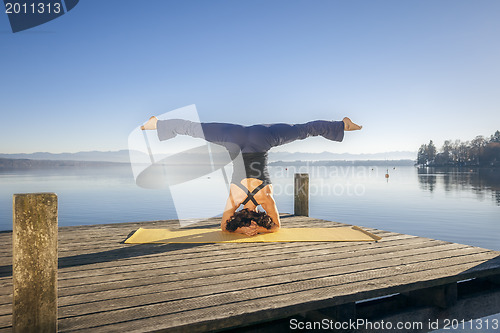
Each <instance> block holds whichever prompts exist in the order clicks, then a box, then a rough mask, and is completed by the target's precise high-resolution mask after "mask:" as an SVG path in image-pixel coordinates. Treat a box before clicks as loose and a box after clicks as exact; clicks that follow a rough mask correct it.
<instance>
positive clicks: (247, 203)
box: [141, 116, 362, 236]
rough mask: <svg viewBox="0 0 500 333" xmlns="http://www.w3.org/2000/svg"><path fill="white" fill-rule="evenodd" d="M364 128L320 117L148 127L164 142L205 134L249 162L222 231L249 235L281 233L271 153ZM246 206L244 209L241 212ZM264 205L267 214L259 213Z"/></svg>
mask: <svg viewBox="0 0 500 333" xmlns="http://www.w3.org/2000/svg"><path fill="white" fill-rule="evenodd" d="M361 128H362V127H361V126H359V125H357V124H355V123H353V122H352V121H351V120H350V119H349V118H347V117H345V118H344V119H343V120H342V121H324V120H317V121H312V122H308V123H305V124H295V125H290V124H271V125H253V126H242V125H235V124H227V123H195V122H191V121H188V120H183V119H169V120H158V118H156V117H154V116H153V117H151V118H150V119H149V120H148V121H147V122H146V123H145V124H144V125H143V126H142V127H141V129H142V130H157V133H158V138H159V139H160V140H162V141H163V140H168V139H170V138H173V137H175V136H176V135H177V134H181V135H189V136H192V137H195V138H203V139H205V140H207V141H209V142H213V143H216V144H220V145H222V146H224V147H225V148H226V149H227V150H228V152H229V154H230V155H231V156H233V157H234V156H237V155H238V154H239V153H240V152H241V155H242V157H243V165H242V166H239V165H235V167H234V172H233V177H232V180H231V185H230V191H229V198H228V199H227V203H226V207H225V209H224V213H223V214H222V221H221V229H222V230H223V231H228V232H236V233H241V234H245V235H248V236H254V235H256V234H258V233H265V232H275V231H277V230H278V229H279V228H280V218H279V213H278V209H277V208H276V203H275V201H274V198H273V185H272V184H271V179H270V177H269V172H268V169H267V153H268V151H269V149H271V148H272V147H276V146H280V145H284V144H286V143H290V142H293V141H295V140H303V139H305V138H307V137H309V136H318V135H319V136H322V137H324V138H326V139H329V140H332V141H339V142H340V141H342V140H343V138H344V131H354V130H360V129H361ZM241 205H243V210H241V211H239V212H236V210H237V209H238V208H239V207H240V206H241ZM259 205H260V206H261V207H262V208H263V209H264V210H265V211H266V213H267V214H265V213H259V212H258V211H257V206H259Z"/></svg>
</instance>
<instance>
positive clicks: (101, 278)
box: [59, 241, 463, 293]
mask: <svg viewBox="0 0 500 333" xmlns="http://www.w3.org/2000/svg"><path fill="white" fill-rule="evenodd" d="M434 242H435V244H432V245H433V246H432V247H438V246H439V245H447V246H451V247H453V246H455V247H456V246H457V245H453V244H448V243H439V242H438V241H434ZM429 245H430V244H429V243H414V244H408V245H405V246H404V247H403V248H401V250H404V249H406V248H408V249H410V250H414V249H415V248H418V247H422V248H424V249H425V250H424V251H425V252H432V251H433V250H432V249H431V250H428V248H432V247H429ZM458 246H460V245H458ZM462 247H463V246H462ZM439 250H440V249H439V248H437V250H435V251H439ZM356 253H358V254H364V255H365V256H364V257H362V258H361V262H365V261H370V260H371V259H370V257H371V256H373V255H376V254H379V253H381V254H386V255H387V256H388V257H390V258H394V257H395V256H397V255H396V254H394V252H392V251H389V252H388V251H387V249H386V248H384V247H380V248H374V249H371V248H368V249H365V250H358V251H357V252H356ZM299 255H300V256H299ZM336 258H337V259H344V260H345V259H347V260H351V258H352V252H351V251H344V252H342V251H338V252H337V253H331V252H329V251H318V253H313V254H312V255H310V256H306V255H304V254H302V253H298V256H295V257H290V255H289V254H288V253H287V254H277V255H275V256H269V257H268V259H267V260H266V258H259V257H258V256H257V257H255V258H240V259H237V260H233V261H231V259H232V258H231V257H229V258H228V259H227V260H214V261H207V260H200V261H199V260H197V259H196V258H194V259H193V260H192V262H186V263H183V262H182V261H180V262H179V261H174V262H173V263H170V262H168V261H165V260H163V261H160V262H156V261H155V262H153V263H152V265H153V267H150V268H149V269H148V267H147V266H145V265H146V264H144V265H141V264H138V265H135V266H134V269H133V270H130V272H128V271H127V269H126V268H125V270H124V271H118V272H117V273H116V274H117V275H118V276H117V278H115V277H114V276H113V275H114V274H110V272H108V271H105V272H104V274H101V275H99V273H100V272H99V270H98V267H95V268H94V270H93V271H94V273H95V275H94V276H91V275H90V274H91V273H90V272H83V275H70V277H71V278H72V279H73V280H74V279H76V280H79V281H66V280H65V279H62V277H66V275H65V272H64V271H61V272H60V276H61V280H60V281H59V285H60V292H61V293H64V292H65V290H64V288H65V287H66V286H75V285H78V284H81V285H85V286H89V285H90V284H92V283H95V284H99V285H101V286H102V284H103V283H104V282H108V281H119V282H120V283H123V280H126V279H130V280H135V281H137V280H138V279H140V278H141V277H150V276H151V275H155V274H161V276H162V278H164V279H165V278H166V277H167V276H175V277H176V278H179V277H180V276H181V275H179V274H182V273H185V272H187V275H188V276H189V277H194V276H197V274H203V275H205V274H212V275H220V274H229V273H230V272H234V271H236V272H238V271H241V270H252V271H256V270H257V269H258V268H259V267H264V268H268V267H270V268H271V269H274V268H276V267H279V266H298V265H300V264H305V263H315V262H325V261H327V262H330V261H331V260H334V259H336ZM257 260H258V261H257ZM335 264H336V265H339V263H335ZM347 264H350V262H348V263H347ZM121 268H122V267H116V268H115V269H117V270H119V269H121ZM83 278H85V279H83ZM68 280H69V279H68Z"/></svg>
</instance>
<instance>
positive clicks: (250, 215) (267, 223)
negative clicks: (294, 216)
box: [226, 208, 276, 231]
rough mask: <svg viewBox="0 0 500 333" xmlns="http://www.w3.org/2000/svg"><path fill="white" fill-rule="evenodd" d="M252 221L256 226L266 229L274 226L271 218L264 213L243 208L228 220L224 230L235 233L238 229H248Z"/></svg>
mask: <svg viewBox="0 0 500 333" xmlns="http://www.w3.org/2000/svg"><path fill="white" fill-rule="evenodd" d="M252 221H255V223H257V225H259V226H261V227H264V228H266V229H271V228H272V227H273V226H275V225H276V224H275V223H274V222H273V220H272V219H271V217H270V216H269V215H267V214H266V213H265V212H256V211H253V210H249V209H248V208H245V209H242V210H240V211H238V212H235V213H234V215H233V216H231V218H229V221H227V223H226V230H228V231H235V230H236V229H238V228H239V227H248V226H250V224H251V223H252Z"/></svg>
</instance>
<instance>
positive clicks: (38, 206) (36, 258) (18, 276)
mask: <svg viewBox="0 0 500 333" xmlns="http://www.w3.org/2000/svg"><path fill="white" fill-rule="evenodd" d="M12 235H13V236H12V239H13V242H12V246H13V253H12V258H13V261H12V277H13V286H14V292H13V308H12V311H13V316H12V326H13V330H14V332H56V331H57V195H56V194H55V193H30V194H14V197H13V233H12Z"/></svg>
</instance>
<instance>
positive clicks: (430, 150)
mask: <svg viewBox="0 0 500 333" xmlns="http://www.w3.org/2000/svg"><path fill="white" fill-rule="evenodd" d="M435 158H436V146H434V142H432V140H431V141H429V144H428V145H427V160H428V161H429V162H430V163H432V162H434V159H435Z"/></svg>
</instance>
